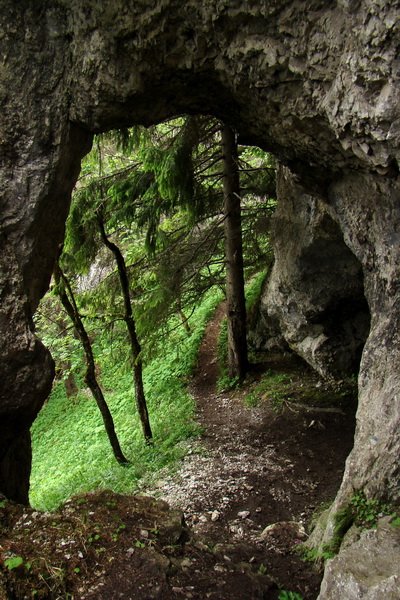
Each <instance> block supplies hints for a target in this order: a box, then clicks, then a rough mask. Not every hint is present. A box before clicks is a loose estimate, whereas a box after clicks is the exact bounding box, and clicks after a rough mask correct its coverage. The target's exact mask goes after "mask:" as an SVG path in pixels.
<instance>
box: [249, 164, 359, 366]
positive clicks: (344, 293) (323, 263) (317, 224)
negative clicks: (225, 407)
mask: <svg viewBox="0 0 400 600" xmlns="http://www.w3.org/2000/svg"><path fill="white" fill-rule="evenodd" d="M277 192H278V208H277V209H276V211H275V214H274V216H273V220H272V231H271V240H272V245H273V248H274V256H275V262H274V266H273V269H272V273H271V276H270V277H269V281H268V285H267V286H266V288H265V290H264V294H263V298H262V301H261V312H262V313H263V315H266V317H264V319H265V321H267V322H268V321H269V320H272V322H276V321H278V322H279V324H280V330H281V332H282V334H283V336H284V338H285V340H286V342H287V344H288V346H289V347H290V348H291V349H292V350H293V351H294V352H296V354H298V355H299V356H301V357H302V358H304V360H306V361H307V362H308V363H309V364H310V365H311V366H312V367H313V368H314V369H315V370H316V371H318V372H319V373H320V374H321V375H322V376H323V377H337V378H340V377H344V376H349V375H351V374H353V373H357V372H358V367H359V363H360V358H361V351H362V348H363V346H364V343H365V340H366V339H367V336H368V332H369V309H368V305H367V301H366V299H365V296H364V288H363V272H362V267H361V263H360V262H359V261H358V259H357V258H356V257H355V256H354V254H353V253H352V252H351V250H350V249H349V248H348V246H346V244H345V243H344V240H343V234H342V232H341V230H340V227H339V226H338V224H337V223H336V222H335V221H334V220H333V218H332V216H331V214H330V210H329V205H328V204H327V201H326V199H325V202H324V201H323V200H321V199H320V198H318V197H316V196H315V195H311V194H309V193H307V192H306V191H305V190H304V189H302V188H301V186H300V185H299V184H298V183H297V182H296V178H295V177H293V175H292V174H291V173H290V171H289V170H288V169H287V168H285V167H281V168H280V169H279V171H278V187H277Z"/></svg>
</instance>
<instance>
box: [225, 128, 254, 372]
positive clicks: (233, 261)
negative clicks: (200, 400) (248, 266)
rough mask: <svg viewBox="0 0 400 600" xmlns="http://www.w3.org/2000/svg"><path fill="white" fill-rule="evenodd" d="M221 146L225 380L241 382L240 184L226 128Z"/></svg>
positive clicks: (243, 315)
mask: <svg viewBox="0 0 400 600" xmlns="http://www.w3.org/2000/svg"><path fill="white" fill-rule="evenodd" d="M222 146H223V174H224V231H225V261H226V299H227V323H228V362H229V377H231V378H233V377H239V379H243V378H244V377H245V375H246V372H247V366H248V363H247V341H246V303H245V296H244V275H243V249H242V223H241V210H240V184H239V169H238V155H237V144H236V138H235V133H234V132H233V131H232V129H231V128H230V127H228V126H227V125H224V126H223V128H222Z"/></svg>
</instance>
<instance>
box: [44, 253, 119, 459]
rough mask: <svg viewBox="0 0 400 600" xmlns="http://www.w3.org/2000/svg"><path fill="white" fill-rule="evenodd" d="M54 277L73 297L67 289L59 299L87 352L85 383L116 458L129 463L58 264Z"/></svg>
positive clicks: (84, 331)
mask: <svg viewBox="0 0 400 600" xmlns="http://www.w3.org/2000/svg"><path fill="white" fill-rule="evenodd" d="M54 275H55V279H56V282H57V283H59V282H61V281H62V282H63V283H64V285H65V287H66V289H67V290H68V292H69V295H70V297H71V300H70V299H69V297H68V294H67V292H66V291H65V289H64V290H60V291H59V297H60V300H61V303H62V305H63V306H64V308H65V310H66V311H67V314H68V316H69V318H70V319H71V321H72V323H73V324H74V328H75V331H76V334H77V336H78V337H79V339H80V340H81V342H82V346H83V350H84V352H85V357H86V375H85V382H86V384H87V385H88V387H89V388H90V391H91V392H92V394H93V397H94V399H95V400H96V403H97V406H98V407H99V410H100V412H101V416H102V417H103V422H104V426H105V429H106V432H107V435H108V439H109V440H110V444H111V447H112V449H113V452H114V456H115V458H116V459H117V461H118V462H119V463H120V464H125V463H128V462H129V461H128V460H127V458H126V457H125V456H124V454H123V452H122V450H121V446H120V444H119V441H118V437H117V434H116V433H115V427H114V421H113V418H112V415H111V413H110V410H109V408H108V405H107V402H106V400H105V398H104V395H103V392H102V391H101V388H100V386H99V384H98V382H97V379H96V370H95V362H94V357H93V351H92V345H91V343H90V340H89V336H88V334H87V331H86V329H85V326H84V324H83V322H82V319H81V318H80V316H79V312H78V309H77V306H76V303H75V299H74V295H73V293H72V289H71V286H70V285H69V282H68V280H67V278H66V277H65V275H64V273H63V272H62V271H61V268H60V266H59V265H58V264H56V266H55V269H54Z"/></svg>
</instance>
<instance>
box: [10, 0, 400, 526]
mask: <svg viewBox="0 0 400 600" xmlns="http://www.w3.org/2000/svg"><path fill="white" fill-rule="evenodd" d="M0 13H1V14H0V18H1V21H2V23H1V30H2V31H3V32H4V35H3V37H2V39H1V40H0V44H1V47H0V49H1V56H2V67H1V71H0V100H1V102H2V112H1V121H0V134H1V142H2V154H1V159H2V160H1V173H2V178H1V210H0V219H1V221H0V225H1V229H0V239H1V244H2V251H1V258H0V260H1V263H0V264H1V274H0V281H1V288H0V328H1V339H0V344H1V348H0V363H1V374H2V376H1V380H0V419H1V421H0V490H1V491H3V492H5V493H6V494H7V495H8V496H9V497H13V498H15V499H17V500H20V501H22V502H26V501H27V493H28V476H29V466H30V448H29V426H30V424H31V422H32V421H33V419H34V418H35V416H36V414H37V412H38V410H39V409H40V407H41V405H42V403H43V401H44V399H45V398H46V396H47V394H48V392H49V389H50V386H51V381H52V363H51V359H50V357H49V355H48V353H47V352H46V350H45V349H44V348H43V346H42V345H41V344H40V342H38V340H36V338H35V336H34V333H33V330H32V312H33V311H34V309H35V307H36V305H37V302H38V301H39V299H40V297H41V295H42V294H43V293H44V291H45V290H46V287H47V286H48V282H49V279H50V275H51V271H52V265H53V262H54V259H55V256H56V254H57V250H58V246H59V244H60V243H61V241H62V237H63V230H64V222H65V219H66V215H67V212H68V206H69V196H70V193H71V189H72V187H73V185H74V182H75V180H76V177H77V175H78V172H79V162H80V159H81V157H82V156H83V155H84V154H85V152H87V151H88V149H89V147H90V144H91V139H92V134H93V133H94V132H97V131H103V130H107V129H110V128H115V127H119V126H122V125H130V124H133V123H137V122H138V123H143V124H149V123H152V122H157V121H160V120H162V119H164V118H166V117H168V116H171V115H174V114H179V113H180V112H183V111H185V112H189V113H195V112H207V113H212V114H214V115H215V116H217V117H220V118H223V119H224V120H225V121H227V122H228V123H230V124H231V125H233V126H234V127H235V128H236V129H237V131H238V132H239V135H240V136H241V138H242V140H243V141H246V142H247V143H256V144H258V145H260V146H261V147H263V148H265V149H267V150H271V151H273V153H274V154H275V155H276V156H277V157H278V158H279V159H280V161H282V163H284V164H285V165H286V167H287V169H288V170H289V171H290V173H291V174H292V175H291V177H295V178H296V185H298V186H301V187H303V188H304V189H305V190H307V191H311V192H312V194H313V195H314V197H319V198H321V201H323V202H324V203H325V204H326V205H327V206H328V207H329V212H330V215H331V217H332V218H333V219H334V220H335V222H336V223H337V224H338V226H339V227H340V229H341V232H342V234H343V238H344V240H345V242H346V244H347V245H348V246H349V248H350V249H351V251H352V252H353V253H354V255H355V256H356V257H357V259H358V260H359V261H360V263H361V265H362V269H363V273H364V288H365V295H366V298H367V301H368V305H369V309H370V313H371V331H370V335H369V337H368V340H367V343H366V345H365V348H364V352H363V358H362V363H361V371H360V378H359V384H360V398H359V409H358V420H357V431H356V437H355V446H354V449H353V451H352V453H351V455H350V456H349V459H348V461H347V465H346V471H345V475H344V480H343V483H342V486H341V489H340V491H339V493H338V496H337V500H336V504H335V506H336V507H337V506H339V505H340V503H342V502H343V501H344V500H345V499H346V498H347V497H348V495H349V494H350V493H351V490H352V489H353V488H364V489H365V491H366V493H367V494H369V495H374V496H380V497H386V498H388V499H390V500H392V501H394V502H396V501H398V500H399V489H400V486H399V467H398V456H399V451H400V440H399V435H398V431H399V424H400V423H399V421H400V399H399V394H400V378H399V363H400V349H399V348H400V346H399V325H400V324H399V316H400V301H399V297H398V294H397V291H398V289H399V275H400V272H399V271H400V265H399V241H400V231H399V225H400V185H399V179H398V159H399V138H400V126H399V123H400V119H399V117H400V108H399V106H400V103H399V96H400V91H399V89H400V88H399V86H398V80H399V69H400V64H399V61H398V59H397V58H396V57H397V53H398V47H399V29H398V22H399V3H398V2H397V1H396V2H391V3H382V2H380V1H379V0H337V2H336V3H334V2H328V1H327V0H306V1H301V2H300V0H284V1H282V0H280V1H277V0H259V1H258V2H243V0H232V1H230V2H225V1H223V0H200V1H199V0H188V1H187V2H185V3H182V2H178V1H177V0H131V1H130V2H126V1H125V0H115V1H114V2H112V3H109V2H104V1H103V0H88V1H87V2H85V3H83V4H82V3H81V2H78V0H68V2H67V1H66V0H38V1H37V2H35V3H34V5H33V4H32V3H30V2H29V1H28V0H21V2H18V3H17V4H16V3H15V2H13V1H12V0H4V1H3V2H2V6H1V10H0ZM328 530H329V527H328ZM328 533H329V531H328Z"/></svg>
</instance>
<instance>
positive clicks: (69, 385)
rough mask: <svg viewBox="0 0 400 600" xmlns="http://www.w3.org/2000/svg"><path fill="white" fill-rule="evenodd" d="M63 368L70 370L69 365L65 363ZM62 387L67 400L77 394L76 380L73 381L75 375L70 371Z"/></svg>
mask: <svg viewBox="0 0 400 600" xmlns="http://www.w3.org/2000/svg"><path fill="white" fill-rule="evenodd" d="M65 366H66V368H67V369H70V368H71V363H70V362H68V363H65ZM64 387H65V392H66V394H67V396H68V398H71V397H72V396H76V395H77V393H78V391H79V390H78V386H77V385H76V380H75V375H74V374H73V372H72V371H70V372H69V373H68V375H67V377H66V378H65V379H64Z"/></svg>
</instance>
